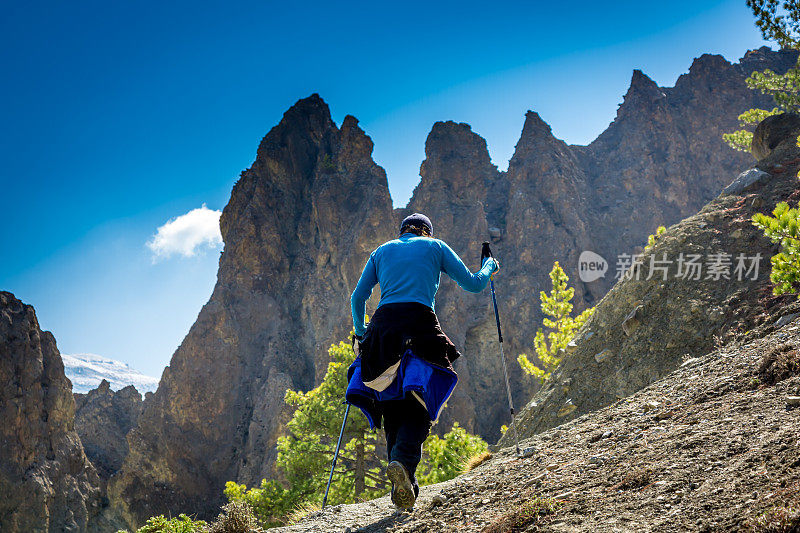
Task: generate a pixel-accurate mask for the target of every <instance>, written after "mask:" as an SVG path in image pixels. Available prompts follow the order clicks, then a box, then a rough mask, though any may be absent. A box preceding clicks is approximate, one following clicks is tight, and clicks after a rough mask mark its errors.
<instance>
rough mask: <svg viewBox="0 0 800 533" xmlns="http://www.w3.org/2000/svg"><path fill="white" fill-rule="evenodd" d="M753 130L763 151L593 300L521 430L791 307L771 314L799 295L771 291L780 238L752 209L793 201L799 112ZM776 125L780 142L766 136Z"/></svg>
mask: <svg viewBox="0 0 800 533" xmlns="http://www.w3.org/2000/svg"><path fill="white" fill-rule="evenodd" d="M758 131H759V133H760V136H761V137H762V138H763V139H764V142H763V143H761V144H757V145H756V146H755V148H756V149H757V151H760V153H763V154H765V155H766V157H765V158H764V159H762V160H761V161H759V162H758V164H757V165H755V166H754V167H753V168H752V169H750V170H748V171H746V172H743V173H742V174H741V175H740V176H739V177H738V178H736V179H735V180H734V181H733V182H732V183H731V184H730V185H729V186H728V187H726V188H725V189H724V191H723V192H722V194H720V195H719V197H718V198H716V199H715V200H713V201H712V202H711V203H709V204H708V205H706V206H705V207H703V209H702V210H701V211H700V212H699V213H697V214H696V215H693V216H691V217H688V218H686V219H685V220H683V221H681V222H680V223H678V224H676V225H674V226H672V227H670V228H669V229H668V230H667V231H666V232H665V233H664V234H663V235H662V236H661V237H660V238H659V239H658V241H657V243H656V245H655V246H654V247H653V248H652V249H650V250H648V251H647V253H645V254H643V256H642V258H641V262H640V263H638V264H634V265H632V267H631V268H630V269H629V270H628V272H627V275H626V278H625V279H623V280H622V281H620V282H619V283H618V284H616V285H615V286H614V287H613V288H612V289H611V291H609V293H608V294H607V295H606V296H605V297H604V298H603V299H602V300H601V301H600V303H599V304H598V306H597V309H596V312H595V315H594V316H593V317H592V318H591V319H590V320H589V321H588V322H587V324H586V325H585V326H584V328H583V329H582V330H581V332H580V333H579V334H578V335H577V337H576V339H575V341H574V342H573V344H572V345H571V347H570V349H569V351H570V352H571V354H570V355H569V357H568V358H567V359H566V360H565V362H564V364H563V365H562V366H561V367H559V369H558V370H557V371H556V372H555V373H554V374H553V378H552V379H551V380H550V381H549V382H548V383H547V384H546V385H545V387H544V388H543V389H542V390H540V391H539V392H538V393H537V394H536V395H535V396H534V398H533V400H532V401H531V402H530V403H529V404H528V405H527V406H526V407H525V409H523V411H522V412H521V413H520V416H519V422H518V427H519V428H520V434H521V435H522V436H530V435H533V434H536V433H538V432H540V431H543V430H546V429H548V428H550V427H553V426H556V425H559V424H562V423H564V422H567V421H569V420H571V419H573V418H575V417H578V416H580V415H582V414H585V413H589V412H592V411H595V410H597V409H599V408H601V407H604V406H607V405H609V404H612V403H614V402H615V401H617V400H619V399H621V398H625V397H626V396H628V395H630V394H632V393H634V392H636V391H638V390H640V389H642V388H644V387H646V386H647V385H648V384H650V383H652V382H653V381H655V380H657V379H658V378H660V377H662V376H664V375H666V374H667V373H669V372H672V371H673V370H675V369H677V368H678V367H680V366H681V365H684V364H690V363H691V362H690V361H687V360H688V359H690V358H691V357H692V355H690V354H705V353H708V352H711V351H713V349H714V348H715V347H717V346H721V345H723V344H725V343H727V342H730V341H731V340H732V339H737V340H741V339H750V338H752V335H753V334H754V331H755V330H756V328H758V330H759V331H760V332H762V333H763V332H770V331H771V330H772V329H773V328H775V327H780V326H782V325H783V324H785V323H786V322H787V321H788V320H791V319H794V318H796V317H797V314H790V313H789V312H788V311H787V312H786V313H784V314H786V315H788V316H787V317H786V318H783V317H782V316H781V314H778V313H780V309H782V308H785V307H786V306H787V305H788V304H790V303H791V302H793V301H794V300H796V297H795V296H794V295H786V296H782V297H776V296H772V293H771V287H772V285H771V283H770V280H769V272H770V263H769V258H770V257H771V256H772V255H773V253H774V252H775V251H776V249H777V248H776V246H775V245H774V244H773V243H772V242H770V241H769V239H767V238H766V237H765V236H764V234H763V232H762V231H761V230H759V229H758V228H756V227H755V226H754V225H753V224H752V222H751V219H752V216H753V215H754V214H755V213H757V212H770V211H772V209H773V208H774V207H775V205H776V204H777V203H778V202H781V201H789V202H790V203H792V204H793V203H794V202H796V199H797V197H798V191H797V177H796V176H797V170H798V163H799V162H800V160H799V159H798V157H797V155H798V150H797V146H796V139H797V135H798V134H800V117H798V116H796V115H779V116H777V117H771V118H770V119H767V120H765V121H764V122H763V123H762V124H761V125H759V128H758ZM776 132H777V133H778V136H779V137H780V139H781V142H771V141H774V140H775V137H776V135H775V133H776ZM754 144H755V143H754ZM692 256H694V257H695V259H696V261H694V265H695V266H691V264H692V262H693V261H692ZM715 256H716V257H715ZM715 264H716V265H717V267H716V268H715V267H714V265H715ZM662 267H663V268H664V269H665V270H661V268H662ZM776 319H777V320H776ZM699 392H703V393H704V394H707V395H708V396H713V395H714V394H715V393H714V391H699ZM509 439H510V436H505V437H504V438H503V440H502V441H501V442H502V443H503V444H506V445H508V444H510V441H509Z"/></svg>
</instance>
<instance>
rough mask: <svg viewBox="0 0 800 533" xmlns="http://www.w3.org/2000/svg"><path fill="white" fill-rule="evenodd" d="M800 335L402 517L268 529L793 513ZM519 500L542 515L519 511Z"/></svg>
mask: <svg viewBox="0 0 800 533" xmlns="http://www.w3.org/2000/svg"><path fill="white" fill-rule="evenodd" d="M776 311H777V310H776ZM786 311H788V310H787V309H783V312H786ZM792 311H797V308H795V309H793V310H792ZM792 314H794V313H792ZM779 316H781V314H780V313H777V314H775V315H773V317H772V318H773V319H777V318H778V317H779ZM761 332H762V333H763V330H762V331H761ZM799 333H800V325H798V324H797V322H796V321H795V322H791V323H788V324H784V325H783V326H782V327H781V328H779V329H778V330H777V331H775V332H774V333H772V334H769V335H766V336H765V337H763V338H757V339H754V340H753V341H750V342H746V343H744V342H732V343H730V344H727V345H725V346H723V347H721V348H720V349H718V350H715V351H713V352H711V353H709V354H707V355H701V353H700V352H693V353H691V354H690V355H691V356H692V357H691V359H689V360H687V361H686V362H685V363H684V364H683V365H682V366H681V367H680V368H679V369H677V370H676V371H674V372H673V373H671V374H669V375H668V376H666V377H665V378H662V379H661V380H659V381H656V382H655V383H653V384H651V385H649V386H648V387H646V388H644V389H642V390H641V391H639V392H637V393H635V394H633V395H631V396H629V397H627V398H625V399H624V400H620V401H618V402H616V403H614V404H613V405H611V406H608V407H605V408H603V409H601V410H599V411H596V412H594V413H591V414H589V415H584V416H582V417H580V418H577V419H575V420H572V421H570V422H567V423H565V424H563V425H561V426H559V427H557V428H553V429H550V430H547V431H544V432H542V433H539V434H538V435H535V436H534V437H531V438H528V439H526V440H525V441H523V447H525V448H527V449H528V450H529V454H530V455H529V456H528V457H525V458H519V457H516V455H515V454H514V449H513V447H512V448H505V449H503V450H501V451H500V452H499V453H497V454H495V455H494V457H492V458H491V459H490V460H489V461H487V462H485V463H484V464H482V465H480V466H479V467H477V468H476V469H475V470H473V471H471V472H469V473H467V474H465V475H462V476H459V477H457V478H455V479H453V480H450V481H447V482H445V483H440V484H437V485H430V486H427V487H423V488H422V490H421V494H420V498H419V500H418V502H417V505H416V506H415V509H414V512H413V513H403V514H396V513H395V512H394V511H393V510H392V509H393V508H392V506H391V503H390V502H389V498H388V496H387V497H383V498H380V499H377V500H372V501H368V502H365V503H360V504H355V505H342V506H337V507H329V508H328V509H326V510H325V511H324V512H316V513H312V514H311V515H309V516H307V517H306V518H305V519H303V520H302V521H301V522H299V523H298V524H296V525H294V526H290V527H285V528H277V529H275V530H270V531H279V532H285V533H295V532H296V533H299V532H306V531H314V532H319V533H328V532H330V533H333V532H337V533H339V532H342V531H346V532H350V533H356V532H358V533H378V532H392V533H401V532H402V533H411V532H420V533H421V532H437V533H438V532H454V531H462V532H466V531H475V532H484V533H500V532H511V531H553V532H556V531H563V532H566V531H587V532H588V531H591V532H645V531H653V532H656V531H657V532H671V531H702V532H712V531H742V530H747V528H749V527H753V526H756V525H757V524H758V522H759V520H766V522H767V523H768V524H771V525H775V524H777V523H778V521H779V520H778V519H779V517H780V516H781V512H782V511H783V512H787V514H788V515H789V516H793V513H796V511H792V510H791V509H794V510H796V509H797V506H798V504H800V461H798V459H797V457H798V450H797V447H798V442H797V433H798V431H800V411H799V410H798V407H797V406H796V405H795V404H796V402H797V400H794V399H791V397H796V396H797V395H798V393H800V375H799V374H798V370H799V369H800V344H798V334H799ZM756 337H760V334H759V335H756ZM787 362H789V363H790V366H789V368H791V365H793V371H788V372H787V371H786V369H787V367H786V366H785V364H786V363H787ZM798 399H800V398H798ZM526 505H527V506H530V507H528V509H545V511H542V514H541V515H536V514H535V513H532V512H531V513H525V512H524V510H525V509H526ZM794 516H796V514H795V515H794ZM512 524H516V525H517V526H518V527H517V528H512ZM778 530H779V529H775V530H774V531H778ZM755 531H773V530H771V529H755ZM781 531H782V530H781ZM787 531H788V530H787Z"/></svg>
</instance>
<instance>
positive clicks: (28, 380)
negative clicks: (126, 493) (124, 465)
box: [0, 292, 103, 533]
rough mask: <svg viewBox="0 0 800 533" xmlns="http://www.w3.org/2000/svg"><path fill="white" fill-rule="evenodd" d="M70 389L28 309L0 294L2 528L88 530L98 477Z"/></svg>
mask: <svg viewBox="0 0 800 533" xmlns="http://www.w3.org/2000/svg"><path fill="white" fill-rule="evenodd" d="M74 415H75V401H74V400H73V398H72V386H71V384H70V382H69V380H68V379H67V378H66V377H65V375H64V366H63V364H62V362H61V357H60V355H59V353H58V349H57V348H56V342H55V339H54V338H53V336H52V335H51V334H50V333H49V332H46V331H41V330H40V329H39V323H38V321H37V319H36V314H35V312H34V310H33V307H31V306H29V305H25V304H24V303H22V302H21V301H19V300H18V299H17V298H15V297H14V295H13V294H11V293H8V292H0V420H2V421H3V423H2V424H0V531H3V532H4V533H15V532H20V533H22V532H25V533H29V532H56V531H75V532H84V531H88V530H93V529H94V527H95V526H96V524H95V523H94V522H95V518H96V517H97V516H98V514H99V512H100V510H101V507H102V503H103V502H102V494H101V490H100V482H99V479H98V477H97V473H96V471H95V469H94V467H93V466H92V464H91V463H90V462H89V461H88V460H87V458H86V455H85V454H84V452H83V447H82V446H81V441H80V439H79V438H78V434H77V433H76V432H75V429H74Z"/></svg>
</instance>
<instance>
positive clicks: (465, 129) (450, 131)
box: [425, 120, 490, 162]
mask: <svg viewBox="0 0 800 533" xmlns="http://www.w3.org/2000/svg"><path fill="white" fill-rule="evenodd" d="M465 155H470V156H475V157H477V158H478V160H479V161H476V162H488V161H490V158H489V150H488V148H487V147H486V139H484V138H483V137H481V136H480V135H478V134H477V133H475V132H474V131H472V126H470V125H469V124H467V123H465V122H458V123H457V122H453V121H452V120H448V121H444V122H441V121H440V122H436V123H434V125H433V127H432V128H431V132H430V133H429V134H428V138H427V139H426V140H425V156H426V158H438V157H451V156H456V157H459V156H462V157H463V156H465Z"/></svg>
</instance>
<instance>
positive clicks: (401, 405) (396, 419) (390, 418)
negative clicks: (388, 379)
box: [381, 393, 431, 486]
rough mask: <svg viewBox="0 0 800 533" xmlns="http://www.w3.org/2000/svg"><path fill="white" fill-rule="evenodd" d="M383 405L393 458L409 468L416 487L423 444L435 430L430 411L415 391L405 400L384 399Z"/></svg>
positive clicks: (390, 451)
mask: <svg viewBox="0 0 800 533" xmlns="http://www.w3.org/2000/svg"><path fill="white" fill-rule="evenodd" d="M381 407H382V408H383V429H384V431H385V432H386V451H387V453H388V455H389V461H390V462H391V461H398V462H400V464H402V465H403V466H404V467H406V470H408V474H409V476H410V477H411V482H412V483H413V484H414V486H416V485H417V478H416V476H415V475H414V473H415V472H416V471H417V465H418V464H419V461H420V459H421V458H422V443H423V442H425V439H426V438H428V433H430V430H431V419H430V417H428V411H427V410H426V409H425V407H424V406H423V405H422V404H421V403H420V401H419V400H417V399H416V398H415V397H414V396H412V395H411V393H409V394H408V396H406V397H405V398H404V399H402V400H390V401H386V402H381Z"/></svg>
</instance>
